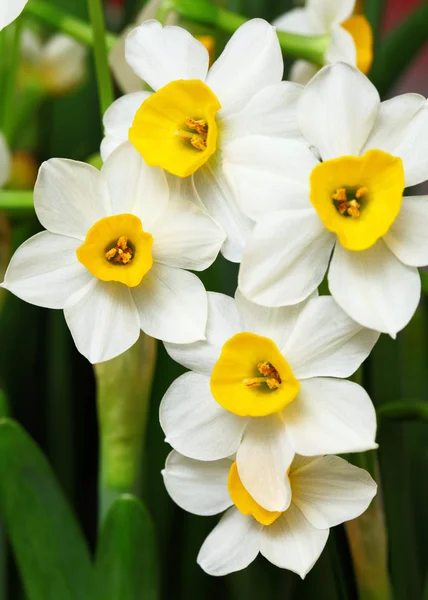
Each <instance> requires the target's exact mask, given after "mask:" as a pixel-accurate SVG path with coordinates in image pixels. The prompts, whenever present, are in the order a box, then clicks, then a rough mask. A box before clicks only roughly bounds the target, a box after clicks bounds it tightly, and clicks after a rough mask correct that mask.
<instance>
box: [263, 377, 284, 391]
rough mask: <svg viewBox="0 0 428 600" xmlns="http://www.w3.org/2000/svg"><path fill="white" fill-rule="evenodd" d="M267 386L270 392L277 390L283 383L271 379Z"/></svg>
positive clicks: (267, 380)
mask: <svg viewBox="0 0 428 600" xmlns="http://www.w3.org/2000/svg"><path fill="white" fill-rule="evenodd" d="M266 385H267V386H268V388H269V389H270V390H277V389H278V388H279V386H280V385H281V383H280V382H279V381H278V379H273V378H269V379H266Z"/></svg>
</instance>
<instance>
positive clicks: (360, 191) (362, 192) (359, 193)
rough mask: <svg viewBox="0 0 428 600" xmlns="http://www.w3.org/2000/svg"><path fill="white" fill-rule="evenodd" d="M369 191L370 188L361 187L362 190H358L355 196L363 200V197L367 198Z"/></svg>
mask: <svg viewBox="0 0 428 600" xmlns="http://www.w3.org/2000/svg"><path fill="white" fill-rule="evenodd" d="M368 191H369V190H368V188H366V187H364V186H363V187H360V188H358V190H357V192H356V194H355V197H356V198H357V199H359V198H362V197H363V196H365V195H366V194H367V192H368Z"/></svg>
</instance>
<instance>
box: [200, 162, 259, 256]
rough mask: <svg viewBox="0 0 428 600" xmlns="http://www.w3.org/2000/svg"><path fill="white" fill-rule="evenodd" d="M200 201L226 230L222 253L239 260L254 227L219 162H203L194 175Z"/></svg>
mask: <svg viewBox="0 0 428 600" xmlns="http://www.w3.org/2000/svg"><path fill="white" fill-rule="evenodd" d="M193 180H194V183H195V187H196V190H197V193H198V195H199V197H200V199H201V201H202V202H203V205H204V206H205V208H206V209H207V211H208V212H209V214H210V215H211V216H212V218H213V219H215V220H216V221H217V222H218V223H219V224H220V225H221V226H222V228H223V229H224V231H225V232H226V241H225V242H224V244H223V247H222V250H221V251H222V254H223V255H224V256H225V257H226V258H227V259H228V260H230V261H232V262H239V261H240V260H241V256H242V251H243V249H244V247H245V244H246V242H247V239H248V237H249V235H250V233H251V231H252V228H253V221H251V220H250V219H249V218H248V217H246V216H245V215H244V213H243V212H242V209H241V207H240V206H239V205H238V202H237V199H236V197H235V195H234V193H233V191H232V189H231V188H230V186H229V184H228V181H227V179H226V177H225V175H224V173H223V167H222V165H217V164H214V163H213V162H212V161H210V162H208V163H206V164H205V165H204V166H203V167H201V168H200V169H198V170H197V171H196V173H195V174H194V175H193Z"/></svg>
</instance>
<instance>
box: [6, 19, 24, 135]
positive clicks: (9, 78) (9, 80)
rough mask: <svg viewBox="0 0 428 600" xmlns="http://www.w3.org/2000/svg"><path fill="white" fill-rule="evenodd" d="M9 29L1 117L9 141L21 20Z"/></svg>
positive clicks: (19, 50)
mask: <svg viewBox="0 0 428 600" xmlns="http://www.w3.org/2000/svg"><path fill="white" fill-rule="evenodd" d="M11 27H12V28H13V37H12V43H11V46H10V48H9V54H10V59H9V65H8V70H7V75H6V84H5V88H4V98H3V117H2V125H3V127H2V128H3V133H4V134H5V136H6V138H7V139H9V141H10V133H11V125H12V116H13V113H14V107H15V88H16V76H17V72H18V66H19V59H20V52H21V29H22V19H18V20H17V21H15V23H13V24H12V25H11Z"/></svg>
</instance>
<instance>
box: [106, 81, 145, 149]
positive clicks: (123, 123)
mask: <svg viewBox="0 0 428 600" xmlns="http://www.w3.org/2000/svg"><path fill="white" fill-rule="evenodd" d="M149 96H151V92H134V93H133V94H126V96H122V97H121V98H119V99H118V100H116V101H115V102H113V104H112V105H111V106H110V107H109V108H108V109H107V110H106V112H105V113H104V118H103V124H104V131H105V136H106V137H105V138H104V140H103V142H102V146H101V156H102V159H103V160H107V158H108V156H109V154H110V152H111V149H110V146H112V145H113V144H116V147H117V146H120V144H122V143H123V142H126V141H127V140H128V131H129V128H130V127H131V125H132V123H133V121H134V118H135V114H136V112H137V110H138V109H139V108H140V106H141V105H142V104H143V102H144V100H146V99H147V98H148V97H149Z"/></svg>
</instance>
